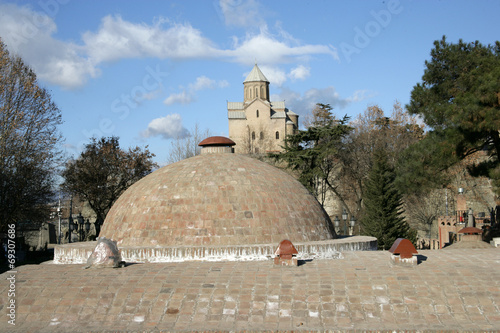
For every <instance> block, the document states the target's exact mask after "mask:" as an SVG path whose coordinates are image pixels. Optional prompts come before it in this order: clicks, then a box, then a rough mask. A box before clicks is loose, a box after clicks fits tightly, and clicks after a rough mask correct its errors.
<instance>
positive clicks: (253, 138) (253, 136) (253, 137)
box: [252, 132, 255, 140]
mask: <svg viewBox="0 0 500 333" xmlns="http://www.w3.org/2000/svg"><path fill="white" fill-rule="evenodd" d="M252 140H255V132H252Z"/></svg>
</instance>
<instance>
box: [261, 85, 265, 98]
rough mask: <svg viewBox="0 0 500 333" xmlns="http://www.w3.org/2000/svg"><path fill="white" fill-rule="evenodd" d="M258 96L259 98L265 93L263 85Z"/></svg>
mask: <svg viewBox="0 0 500 333" xmlns="http://www.w3.org/2000/svg"><path fill="white" fill-rule="evenodd" d="M260 97H261V98H264V97H265V95H264V87H260Z"/></svg>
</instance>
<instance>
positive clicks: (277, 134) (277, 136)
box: [276, 131, 280, 140]
mask: <svg viewBox="0 0 500 333" xmlns="http://www.w3.org/2000/svg"><path fill="white" fill-rule="evenodd" d="M279 139H280V132H278V131H276V140H279Z"/></svg>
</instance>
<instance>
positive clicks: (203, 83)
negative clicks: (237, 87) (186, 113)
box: [189, 75, 216, 91]
mask: <svg viewBox="0 0 500 333" xmlns="http://www.w3.org/2000/svg"><path fill="white" fill-rule="evenodd" d="M215 85H216V83H215V80H212V79H209V78H208V77H206V76H204V75H202V76H199V77H197V78H196V81H195V82H194V83H192V84H190V85H189V89H190V90H191V91H198V90H203V89H213V88H214V87H215Z"/></svg>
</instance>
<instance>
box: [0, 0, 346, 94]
mask: <svg viewBox="0 0 500 333" xmlns="http://www.w3.org/2000/svg"><path fill="white" fill-rule="evenodd" d="M220 7H221V8H222V11H223V13H224V17H225V18H226V20H227V22H228V24H237V22H239V23H238V24H241V25H244V26H247V25H249V24H252V25H253V26H258V27H259V29H260V30H259V32H258V33H257V34H248V35H246V36H245V37H244V38H243V39H241V40H240V39H238V38H236V37H234V38H233V39H234V44H233V46H232V47H231V48H228V49H221V48H217V47H216V46H215V44H214V43H213V42H212V41H211V40H210V39H208V38H206V37H204V36H203V34H202V32H201V31H200V30H198V29H196V28H194V27H192V26H191V25H190V24H189V23H184V24H175V23H171V22H169V21H168V19H165V18H159V19H157V20H156V21H155V22H153V23H152V24H144V23H134V22H129V21H126V20H124V19H123V18H122V17H120V16H118V15H117V16H111V15H108V16H105V17H104V18H102V20H101V24H100V26H99V27H98V28H97V30H95V31H87V32H85V33H83V34H82V36H81V42H80V44H77V43H74V42H64V41H61V40H58V39H57V38H56V37H54V35H55V33H56V32H57V26H56V24H55V22H54V20H53V19H52V18H51V17H50V16H48V15H45V14H43V13H40V12H37V11H34V10H32V9H31V8H30V7H28V6H24V7H21V6H17V5H15V4H0V12H1V13H2V15H0V36H2V40H3V41H4V42H5V43H6V44H7V46H8V47H9V50H11V51H13V52H14V53H17V54H19V55H20V56H21V57H23V59H24V60H25V61H26V62H27V63H28V64H30V65H31V66H32V67H33V68H34V70H35V71H36V73H37V75H38V76H39V77H40V78H41V79H43V80H46V81H47V82H50V83H53V84H56V85H59V86H62V87H63V88H70V89H72V88H77V87H81V86H83V85H85V84H86V83H87V81H88V80H89V79H90V78H95V77H97V76H99V75H100V68H99V66H100V65H101V64H102V63H105V62H111V61H117V60H120V59H126V58H143V57H152V58H157V59H166V58H168V59H200V58H205V59H206V58H210V59H217V60H219V59H220V60H225V61H235V62H238V63H241V64H245V65H251V64H253V63H254V61H255V60H257V61H258V62H259V64H262V65H267V66H269V67H272V66H273V65H277V64H282V63H284V62H293V61H296V60H297V59H300V60H301V61H304V60H305V59H307V58H308V57H310V56H311V55H318V54H325V55H330V56H332V57H333V58H334V59H339V57H338V54H337V50H336V49H335V48H334V47H332V46H329V45H321V44H317V45H311V44H303V45H302V44H300V43H299V42H298V41H297V40H295V39H294V38H293V36H291V35H290V34H288V33H286V32H285V31H284V30H283V29H282V28H281V27H280V26H279V25H278V28H277V29H278V34H277V35H276V36H273V35H272V34H270V33H269V31H268V29H267V26H266V25H265V23H264V22H263V21H262V16H261V15H259V10H258V8H259V5H258V3H257V2H256V1H255V0H249V1H242V0H221V1H220ZM299 67H300V66H299ZM299 67H298V68H297V69H296V70H295V72H293V73H292V74H291V75H293V76H292V77H294V78H296V79H299V78H301V77H304V76H305V75H306V71H305V70H304V68H299ZM274 71H275V73H274V74H273V73H272V72H271V71H269V76H270V78H269V79H270V80H271V78H272V79H273V81H274V83H276V84H277V85H281V84H282V83H283V82H284V81H285V80H286V75H285V74H284V73H282V72H281V71H278V70H274ZM200 80H201V79H200ZM195 84H200V85H207V84H212V83H211V82H209V81H200V82H197V83H195ZM218 84H219V86H220V85H221V84H224V83H218ZM195 90H196V88H195ZM178 97H179V96H178Z"/></svg>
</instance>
